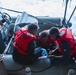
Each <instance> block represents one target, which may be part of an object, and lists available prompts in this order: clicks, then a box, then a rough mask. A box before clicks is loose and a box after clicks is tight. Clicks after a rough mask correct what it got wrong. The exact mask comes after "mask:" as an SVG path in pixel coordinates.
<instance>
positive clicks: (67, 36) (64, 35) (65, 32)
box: [56, 28, 76, 55]
mask: <svg viewBox="0 0 76 75" xmlns="http://www.w3.org/2000/svg"><path fill="white" fill-rule="evenodd" d="M59 35H60V38H57V39H56V41H57V43H58V46H59V49H58V50H59V52H60V53H62V49H61V48H60V45H61V41H62V40H65V41H67V42H68V43H69V44H70V50H71V51H70V55H73V54H74V52H76V46H75V40H74V37H73V35H72V32H71V31H70V30H69V29H67V28H62V29H60V30H59Z"/></svg>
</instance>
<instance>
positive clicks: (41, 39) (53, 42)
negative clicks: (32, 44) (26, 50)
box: [39, 30, 55, 46]
mask: <svg viewBox="0 0 76 75" xmlns="http://www.w3.org/2000/svg"><path fill="white" fill-rule="evenodd" d="M43 32H46V33H47V35H48V40H47V41H46V42H45V41H44V40H43V38H42V37H41V36H40V37H39V39H40V41H41V43H42V44H43V45H45V46H47V45H49V44H50V43H52V44H55V41H54V39H53V38H52V37H51V36H50V35H49V33H48V30H44V31H43Z"/></svg>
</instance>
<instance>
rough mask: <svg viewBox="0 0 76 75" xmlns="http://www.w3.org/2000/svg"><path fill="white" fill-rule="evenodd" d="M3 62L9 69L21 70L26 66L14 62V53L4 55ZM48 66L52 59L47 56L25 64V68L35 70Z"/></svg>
mask: <svg viewBox="0 0 76 75" xmlns="http://www.w3.org/2000/svg"><path fill="white" fill-rule="evenodd" d="M3 63H4V65H5V69H6V70H7V71H15V70H20V69H23V68H24V67H23V65H20V64H18V63H16V62H14V60H13V58H12V55H9V54H7V55H5V56H4V58H3ZM48 66H50V60H49V58H46V59H42V60H39V61H37V62H35V63H34V64H32V65H25V68H26V67H30V68H31V69H32V70H33V71H39V70H42V69H44V68H47V67H48Z"/></svg>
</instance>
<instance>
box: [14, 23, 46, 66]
mask: <svg viewBox="0 0 76 75" xmlns="http://www.w3.org/2000/svg"><path fill="white" fill-rule="evenodd" d="M37 31H38V26H37V25H35V24H30V25H29V26H28V28H27V29H25V30H22V29H20V30H18V31H17V32H16V36H15V38H14V43H13V46H14V51H13V59H14V61H15V62H17V63H20V64H22V65H29V64H32V63H33V62H34V61H36V60H37V59H38V57H40V56H42V55H47V52H46V50H45V49H43V48H36V43H35V40H36V34H37Z"/></svg>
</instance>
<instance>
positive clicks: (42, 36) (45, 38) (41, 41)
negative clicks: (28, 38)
mask: <svg viewBox="0 0 76 75" xmlns="http://www.w3.org/2000/svg"><path fill="white" fill-rule="evenodd" d="M48 32H49V30H44V31H42V32H40V33H39V36H38V39H37V46H38V47H42V48H45V49H46V50H47V52H49V50H53V49H54V48H55V46H56V42H55V41H54V39H52V37H51V36H50V35H49V33H48Z"/></svg>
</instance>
